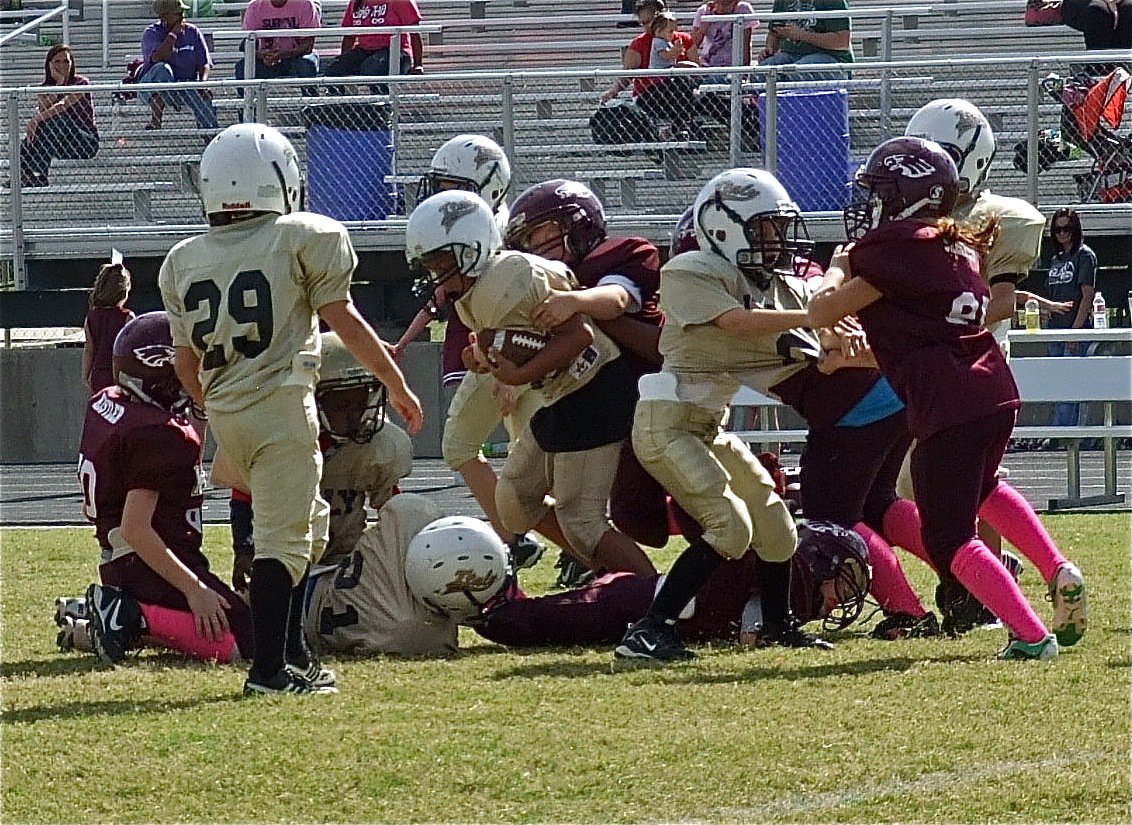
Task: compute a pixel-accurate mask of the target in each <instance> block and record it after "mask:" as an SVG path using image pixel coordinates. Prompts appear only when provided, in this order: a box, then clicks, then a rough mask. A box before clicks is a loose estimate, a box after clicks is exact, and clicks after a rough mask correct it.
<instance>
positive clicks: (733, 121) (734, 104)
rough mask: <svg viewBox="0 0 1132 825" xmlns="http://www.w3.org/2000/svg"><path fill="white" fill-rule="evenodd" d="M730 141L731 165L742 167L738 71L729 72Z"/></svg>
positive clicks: (740, 99)
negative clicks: (740, 156) (740, 158)
mask: <svg viewBox="0 0 1132 825" xmlns="http://www.w3.org/2000/svg"><path fill="white" fill-rule="evenodd" d="M728 128H729V129H730V130H731V141H730V143H729V147H730V154H731V165H732V166H740V165H742V164H741V163H740V160H739V153H740V152H741V151H742V149H743V73H742V72H741V71H739V70H738V69H732V70H731V111H730V123H729V124H728Z"/></svg>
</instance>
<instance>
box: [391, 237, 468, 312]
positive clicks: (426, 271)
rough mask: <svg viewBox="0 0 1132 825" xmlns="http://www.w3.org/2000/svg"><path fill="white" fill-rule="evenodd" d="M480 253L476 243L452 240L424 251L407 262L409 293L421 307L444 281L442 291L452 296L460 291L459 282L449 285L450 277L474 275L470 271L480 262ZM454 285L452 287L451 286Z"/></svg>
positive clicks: (431, 300) (430, 301) (460, 285)
mask: <svg viewBox="0 0 1132 825" xmlns="http://www.w3.org/2000/svg"><path fill="white" fill-rule="evenodd" d="M482 257H483V252H482V249H481V247H480V246H479V244H474V245H468V244H463V243H452V244H447V245H445V246H442V247H440V248H439V249H433V250H430V251H428V252H426V253H425V254H424V255H422V256H420V257H419V258H414V259H413V260H411V261H409V274H410V275H411V276H412V279H413V284H412V290H413V295H415V296H416V297H417V299H418V300H420V301H421V305H422V306H429V305H430V304H431V303H432V302H433V300H434V297H435V295H436V290H437V289H440V288H442V287H443V286H444V285H445V284H447V285H448V287H449V288H447V289H445V292H447V293H449V294H450V295H452V296H454V297H459V296H460V294H462V293H463V285H462V284H459V283H457V284H453V283H452V279H453V278H457V279H458V278H460V277H461V276H463V277H468V278H474V277H475V276H474V275H473V274H472V273H473V272H475V271H476V270H477V268H478V267H479V265H480V259H481V258H482ZM452 287H455V288H452Z"/></svg>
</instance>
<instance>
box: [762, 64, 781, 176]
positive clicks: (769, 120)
mask: <svg viewBox="0 0 1132 825" xmlns="http://www.w3.org/2000/svg"><path fill="white" fill-rule="evenodd" d="M765 137H766V158H764V160H765V162H766V163H765V165H766V170H767V171H768V172H770V173H771V174H772V175H776V174H778V69H777V68H776V67H774V66H772V67H771V69H770V73H769V74H768V75H767V76H766V135H765Z"/></svg>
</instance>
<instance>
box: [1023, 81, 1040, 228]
mask: <svg viewBox="0 0 1132 825" xmlns="http://www.w3.org/2000/svg"><path fill="white" fill-rule="evenodd" d="M1038 71H1039V68H1038V61H1037V60H1032V61H1031V62H1030V65H1029V68H1028V69H1027V71H1026V200H1028V201H1029V202H1030V203H1031V204H1033V205H1034V206H1040V205H1041V204H1039V203H1038V200H1039V198H1038V127H1039V125H1040V124H1039V117H1038V114H1039V113H1038Z"/></svg>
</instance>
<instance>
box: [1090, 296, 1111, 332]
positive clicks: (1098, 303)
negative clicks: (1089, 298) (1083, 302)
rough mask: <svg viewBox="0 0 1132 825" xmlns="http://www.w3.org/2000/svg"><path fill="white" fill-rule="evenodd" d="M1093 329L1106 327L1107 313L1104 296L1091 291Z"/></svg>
mask: <svg viewBox="0 0 1132 825" xmlns="http://www.w3.org/2000/svg"><path fill="white" fill-rule="evenodd" d="M1093 329H1108V315H1107V313H1106V310H1105V305H1104V296H1103V295H1101V293H1100V292H1099V291H1098V292H1095V293H1093Z"/></svg>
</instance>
